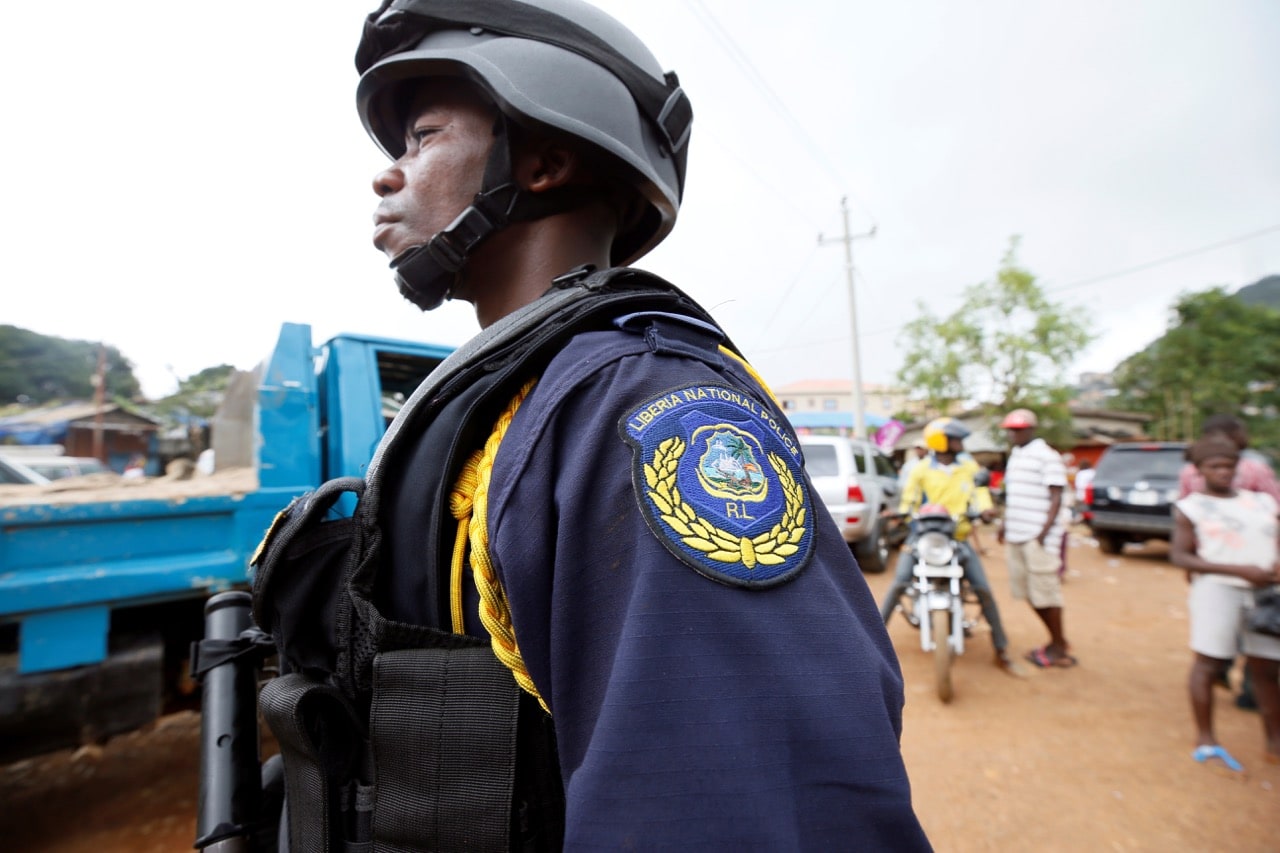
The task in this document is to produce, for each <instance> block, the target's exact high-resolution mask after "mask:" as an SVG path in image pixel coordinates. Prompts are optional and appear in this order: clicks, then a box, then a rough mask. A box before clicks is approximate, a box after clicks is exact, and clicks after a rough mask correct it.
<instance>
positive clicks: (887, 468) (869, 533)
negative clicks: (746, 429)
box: [800, 435, 898, 574]
mask: <svg viewBox="0 0 1280 853" xmlns="http://www.w3.org/2000/svg"><path fill="white" fill-rule="evenodd" d="M800 449H801V450H802V451H803V452H804V467H805V470H806V471H807V472H808V473H809V479H810V480H811V481H812V482H813V488H814V491H816V492H817V493H818V497H819V498H821V499H822V503H823V504H825V505H826V507H827V511H828V512H829V513H831V518H832V519H833V520H834V521H835V523H836V527H838V528H840V533H841V535H842V536H844V541H846V542H848V543H849V545H850V547H851V548H852V549H853V554H854V556H855V557H857V558H858V565H859V566H860V567H861V568H862V570H863V571H864V572H866V573H868V574H878V573H879V572H883V571H884V570H885V568H886V567H887V565H888V562H889V551H890V545H889V541H888V539H887V538H886V535H885V524H884V522H882V521H881V519H880V513H881V512H882V511H883V510H886V509H888V510H893V509H896V508H897V505H898V472H897V470H896V469H894V467H893V462H892V461H891V460H890V459H889V457H888V456H886V455H885V454H884V453H882V452H881V451H880V450H879V449H878V448H876V446H875V445H873V444H871V443H870V442H868V441H863V440H861V439H856V438H842V437H840V436H835V435H802V436H800Z"/></svg>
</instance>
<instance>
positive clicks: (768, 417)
mask: <svg viewBox="0 0 1280 853" xmlns="http://www.w3.org/2000/svg"><path fill="white" fill-rule="evenodd" d="M618 430H619V432H620V433H621V434H622V437H623V439H624V440H625V441H626V442H627V443H628V444H630V445H631V448H632V483H633V485H634V487H635V493H636V500H637V501H638V502H639V504H640V510H641V512H642V513H643V515H644V517H645V521H646V522H647V523H648V525H649V529H650V530H652V531H653V533H654V535H655V536H657V537H658V539H659V540H661V542H662V544H663V545H665V546H666V547H667V550H669V551H670V552H671V553H672V554H674V555H676V556H677V557H679V558H680V559H681V560H682V561H684V562H685V563H687V564H688V565H690V566H692V567H693V568H694V569H696V570H697V571H698V572H699V573H701V574H703V575H705V576H706V577H708V578H711V579H712V580H715V581H719V582H720V583H724V584H728V585H730V586H738V587H746V588H749V589H763V588H766V587H771V586H776V585H778V584H780V583H784V582H786V581H788V580H790V579H791V578H793V577H795V576H796V575H797V574H798V573H799V572H800V571H801V570H802V569H803V568H804V567H805V566H806V565H807V564H808V562H809V558H810V556H811V555H812V552H813V524H812V521H811V519H812V516H813V506H812V500H811V497H810V495H809V489H808V485H807V481H806V480H805V478H804V471H803V467H802V463H801V456H800V448H799V447H798V446H797V445H796V441H795V439H794V437H793V436H792V435H791V431H790V427H789V426H788V425H786V424H782V423H779V422H778V421H777V420H776V419H775V418H774V417H773V414H772V413H771V412H770V411H769V409H768V408H767V407H766V406H765V405H763V404H762V403H761V402H760V401H759V400H757V399H756V398H754V397H752V396H751V395H750V394H748V393H746V392H744V391H742V390H741V389H738V388H732V387H729V386H727V385H716V384H702V385H689V386H685V387H681V388H676V389H675V390H673V391H668V392H666V393H665V394H660V395H658V396H657V397H654V398H652V399H650V400H648V401H647V402H646V403H645V404H644V405H642V406H640V407H639V408H638V409H636V410H635V411H634V412H632V413H631V414H629V415H627V416H626V417H624V418H623V419H622V420H621V421H620V422H619V423H618Z"/></svg>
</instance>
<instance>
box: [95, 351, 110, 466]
mask: <svg viewBox="0 0 1280 853" xmlns="http://www.w3.org/2000/svg"><path fill="white" fill-rule="evenodd" d="M106 398H107V346H106V344H102V343H99V344H98V367H97V369H96V370H94V372H93V408H94V412H93V457H94V458H95V459H97V460H98V461H99V462H101V463H102V464H104V465H105V464H106V462H107V451H106V443H105V442H104V441H103V436H102V428H103V424H102V407H103V405H104V404H105V403H106Z"/></svg>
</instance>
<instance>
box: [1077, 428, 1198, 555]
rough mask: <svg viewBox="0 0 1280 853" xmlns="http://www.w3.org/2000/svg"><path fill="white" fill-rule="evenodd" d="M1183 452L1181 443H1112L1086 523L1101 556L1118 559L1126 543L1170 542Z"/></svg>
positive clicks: (1088, 494)
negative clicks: (1113, 555)
mask: <svg viewBox="0 0 1280 853" xmlns="http://www.w3.org/2000/svg"><path fill="white" fill-rule="evenodd" d="M1186 453H1187V443H1186V442H1184V441H1153V442H1134V443H1131V444H1113V445H1112V446H1111V447H1108V448H1107V450H1106V451H1105V452H1104V453H1103V454H1102V457H1101V458H1100V459H1099V460H1098V465H1097V469H1096V470H1097V473H1096V474H1094V477H1093V482H1092V483H1090V484H1089V486H1088V488H1087V489H1086V490H1085V498H1084V500H1085V503H1086V504H1087V506H1086V508H1085V512H1084V519H1085V523H1087V524H1088V525H1089V529H1090V530H1091V531H1092V532H1093V536H1094V538H1095V539H1097V540H1098V547H1099V548H1100V549H1101V550H1102V552H1103V553H1104V554H1119V553H1120V550H1121V549H1122V548H1124V545H1125V543H1126V542H1145V541H1147V540H1151V539H1156V540H1164V541H1168V540H1169V538H1170V537H1171V536H1172V535H1173V504H1174V502H1175V501H1177V500H1178V473H1179V472H1180V471H1181V470H1182V466H1183V465H1184V464H1185V462H1186Z"/></svg>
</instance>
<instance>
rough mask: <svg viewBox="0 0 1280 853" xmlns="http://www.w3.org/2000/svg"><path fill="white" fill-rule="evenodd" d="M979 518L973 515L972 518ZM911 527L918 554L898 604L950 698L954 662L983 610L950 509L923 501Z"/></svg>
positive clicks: (942, 696) (936, 682) (945, 699)
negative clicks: (968, 574) (966, 569)
mask: <svg viewBox="0 0 1280 853" xmlns="http://www.w3.org/2000/svg"><path fill="white" fill-rule="evenodd" d="M896 517H897V518H899V519H901V518H903V516H901V515H898V516H896ZM978 517H979V516H978V515H977V514H971V518H970V520H971V521H976V519H977V518H978ZM912 526H913V528H914V533H913V534H912V535H911V537H910V538H909V540H908V542H907V545H906V547H907V548H909V549H910V551H911V553H912V555H913V556H914V557H915V567H914V570H913V577H912V582H911V585H910V586H909V587H907V589H906V591H905V592H904V593H903V594H902V597H901V598H900V599H899V601H898V604H897V609H898V610H900V611H901V612H902V614H903V616H904V617H905V618H906V620H907V622H908V623H909V624H910V625H911V626H912V627H913V628H916V629H918V630H919V631H920V648H921V649H922V650H923V651H925V652H931V653H932V654H933V677H934V686H935V688H936V689H937V693H938V698H939V699H941V700H942V701H943V702H950V701H951V699H952V697H953V696H954V695H955V690H954V687H953V685H952V680H951V666H952V663H953V662H954V661H955V659H956V658H957V657H959V656H960V655H962V654H964V645H965V638H966V637H967V636H969V635H970V634H971V633H972V632H973V629H974V628H975V627H976V626H977V625H978V623H979V622H981V621H982V610H981V606H980V604H979V601H978V596H977V594H976V593H974V592H973V590H972V589H971V588H970V587H969V582H968V580H967V579H966V578H965V574H964V567H963V566H962V565H961V564H960V559H959V557H960V553H959V552H960V543H959V542H958V541H957V540H956V527H957V523H956V519H955V518H954V517H953V516H952V515H951V513H950V512H949V511H948V510H947V508H946V507H944V506H940V505H938V504H925V505H924V506H922V507H920V509H918V510H917V511H916V513H915V515H914V517H913V518H912Z"/></svg>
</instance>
